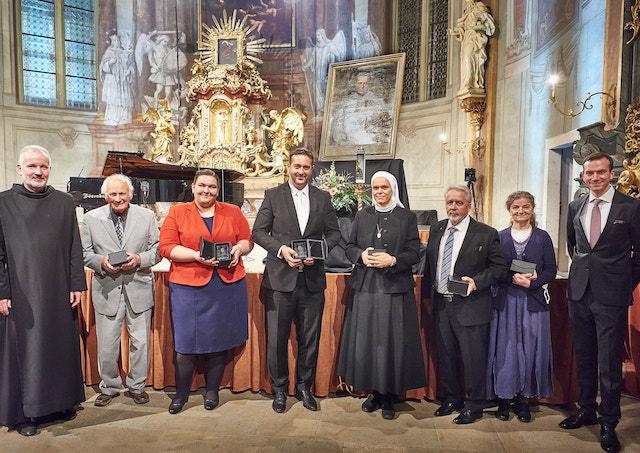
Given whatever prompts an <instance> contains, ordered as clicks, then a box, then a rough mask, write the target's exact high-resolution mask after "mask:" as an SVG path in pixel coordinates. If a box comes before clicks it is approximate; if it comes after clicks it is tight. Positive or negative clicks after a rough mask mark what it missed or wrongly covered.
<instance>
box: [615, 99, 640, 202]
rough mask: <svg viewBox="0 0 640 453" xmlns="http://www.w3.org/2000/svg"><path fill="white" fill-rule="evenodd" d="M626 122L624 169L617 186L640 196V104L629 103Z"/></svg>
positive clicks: (632, 194) (621, 189) (624, 191)
mask: <svg viewBox="0 0 640 453" xmlns="http://www.w3.org/2000/svg"><path fill="white" fill-rule="evenodd" d="M625 123H626V130H625V142H624V154H625V160H624V162H623V166H624V170H623V171H622V173H620V177H619V178H618V184H617V186H616V188H617V189H618V190H619V191H621V192H622V193H625V194H627V195H630V196H632V197H635V198H640V104H630V105H629V107H628V108H627V117H626V118H625Z"/></svg>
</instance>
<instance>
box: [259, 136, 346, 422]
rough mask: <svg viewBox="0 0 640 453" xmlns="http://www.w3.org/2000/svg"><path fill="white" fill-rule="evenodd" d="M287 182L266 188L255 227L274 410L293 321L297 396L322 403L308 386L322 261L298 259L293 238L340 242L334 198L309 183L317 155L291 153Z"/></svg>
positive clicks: (282, 387) (281, 399)
mask: <svg viewBox="0 0 640 453" xmlns="http://www.w3.org/2000/svg"><path fill="white" fill-rule="evenodd" d="M287 169H288V173H289V180H288V181H287V182H286V183H284V184H281V185H279V186H277V187H274V188H272V189H269V190H267V191H266V192H265V197H264V201H263V202H262V205H261V206H260V210H259V211H258V215H257V216H256V221H255V223H254V226H253V241H254V242H255V243H256V244H258V245H260V246H261V247H263V248H264V249H266V250H267V252H268V254H267V259H266V263H265V270H264V277H263V280H262V285H263V287H264V288H265V289H266V290H267V294H268V296H267V300H266V309H267V362H268V366H269V374H270V375H271V380H272V386H273V390H274V393H275V397H274V400H273V405H272V407H273V410H274V411H276V412H278V413H282V412H284V410H285V409H286V401H287V388H288V386H289V367H288V363H287V357H288V351H287V342H288V339H289V334H290V332H291V322H292V321H295V323H296V331H297V335H298V357H297V361H296V363H297V370H296V388H297V392H296V397H297V398H298V400H300V401H302V402H303V405H304V407H305V408H307V409H309V410H312V411H316V410H318V405H317V403H316V401H315V399H314V398H313V395H312V393H311V390H310V387H311V385H312V384H313V382H314V380H315V370H316V362H317V358H318V342H319V340H320V323H321V321H322V310H323V307H324V289H325V287H326V277H325V271H324V262H323V261H316V260H314V259H313V258H305V259H304V260H302V259H299V258H297V257H296V256H297V255H296V251H295V250H294V249H292V248H291V247H290V244H291V241H295V240H300V239H316V240H324V241H325V242H326V249H327V253H328V251H329V250H331V249H332V248H333V247H334V246H335V245H336V244H337V243H338V241H339V240H340V230H339V228H338V219H337V217H336V212H335V209H334V208H333V206H332V204H331V196H330V195H329V194H328V193H327V192H324V191H322V190H320V189H318V188H316V187H314V186H312V185H310V184H309V179H310V177H311V174H312V171H313V154H311V153H310V152H309V151H307V150H306V149H303V148H299V149H296V150H293V151H292V152H291V156H290V160H289V165H288V167H287Z"/></svg>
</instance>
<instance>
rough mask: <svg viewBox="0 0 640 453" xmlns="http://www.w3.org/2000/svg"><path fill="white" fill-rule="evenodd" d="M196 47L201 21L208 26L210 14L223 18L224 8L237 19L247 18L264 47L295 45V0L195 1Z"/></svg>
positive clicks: (199, 36)
mask: <svg viewBox="0 0 640 453" xmlns="http://www.w3.org/2000/svg"><path fill="white" fill-rule="evenodd" d="M197 7H198V48H199V49H201V48H202V42H203V41H202V36H201V33H202V23H203V22H204V23H205V24H206V25H209V26H211V25H212V24H211V22H212V20H211V16H216V17H217V18H221V17H222V12H223V9H224V10H226V11H227V14H229V16H231V14H232V13H233V11H234V10H235V11H236V12H237V15H238V19H244V18H246V22H245V26H248V27H252V28H253V31H252V36H255V37H257V38H264V39H265V41H266V42H265V43H264V47H268V48H283V47H284V48H288V47H295V46H296V0H224V1H220V0H197Z"/></svg>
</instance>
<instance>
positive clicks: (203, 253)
mask: <svg viewBox="0 0 640 453" xmlns="http://www.w3.org/2000/svg"><path fill="white" fill-rule="evenodd" d="M213 246H214V243H213V242H211V241H207V240H206V239H205V238H200V257H201V258H204V259H205V260H210V259H211V258H215V257H216V252H215V250H214V247H213Z"/></svg>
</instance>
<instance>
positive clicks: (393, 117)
mask: <svg viewBox="0 0 640 453" xmlns="http://www.w3.org/2000/svg"><path fill="white" fill-rule="evenodd" d="M404 62H405V54H404V53H397V54H391V55H382V56H379V57H372V58H364V59H361V60H352V61H345V62H339V63H333V64H331V65H330V66H329V77H328V80H327V94H326V99H325V106H324V119H323V123H322V134H321V138H320V153H319V154H320V160H321V161H334V160H336V161H340V160H354V159H356V156H357V155H358V154H364V155H365V158H366V159H393V158H394V157H395V146H396V135H397V129H398V116H399V114H400V103H401V101H402V85H403V77H404Z"/></svg>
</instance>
